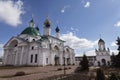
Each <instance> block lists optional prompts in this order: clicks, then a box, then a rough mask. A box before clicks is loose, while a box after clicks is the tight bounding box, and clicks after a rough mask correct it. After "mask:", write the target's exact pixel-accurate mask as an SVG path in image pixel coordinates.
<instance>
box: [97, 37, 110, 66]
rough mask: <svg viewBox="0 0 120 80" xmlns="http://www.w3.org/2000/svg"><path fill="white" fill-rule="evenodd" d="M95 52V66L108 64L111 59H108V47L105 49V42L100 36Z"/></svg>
mask: <svg viewBox="0 0 120 80" xmlns="http://www.w3.org/2000/svg"><path fill="white" fill-rule="evenodd" d="M95 53H96V61H95V65H97V66H109V65H110V62H111V59H110V50H109V48H107V49H106V47H105V42H104V40H102V39H101V38H100V40H99V41H98V50H97V49H95Z"/></svg>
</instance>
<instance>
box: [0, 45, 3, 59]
mask: <svg viewBox="0 0 120 80" xmlns="http://www.w3.org/2000/svg"><path fill="white" fill-rule="evenodd" d="M3 45H4V44H0V57H1V56H3Z"/></svg>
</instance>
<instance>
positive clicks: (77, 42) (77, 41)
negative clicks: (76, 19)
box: [60, 32, 97, 49]
mask: <svg viewBox="0 0 120 80" xmlns="http://www.w3.org/2000/svg"><path fill="white" fill-rule="evenodd" d="M60 38H61V39H62V40H65V41H66V43H65V44H66V45H69V46H70V47H72V48H74V49H89V48H93V47H94V46H95V45H97V40H96V41H90V40H87V39H85V38H79V37H77V36H75V35H73V33H72V32H69V33H67V34H62V35H61V37H60Z"/></svg>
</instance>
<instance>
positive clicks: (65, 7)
mask: <svg viewBox="0 0 120 80" xmlns="http://www.w3.org/2000/svg"><path fill="white" fill-rule="evenodd" d="M69 7H70V5H66V6H64V7H63V8H62V9H61V13H64V12H65V10H66V9H67V8H69Z"/></svg>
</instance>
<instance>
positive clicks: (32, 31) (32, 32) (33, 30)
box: [21, 27, 40, 36]
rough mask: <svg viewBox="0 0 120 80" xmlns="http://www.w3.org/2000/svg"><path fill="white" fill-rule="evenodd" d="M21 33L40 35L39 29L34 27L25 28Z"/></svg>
mask: <svg viewBox="0 0 120 80" xmlns="http://www.w3.org/2000/svg"><path fill="white" fill-rule="evenodd" d="M21 34H28V35H32V36H39V35H40V33H39V31H38V30H37V29H36V28H34V27H27V28H26V29H25V30H23V31H22V32H21Z"/></svg>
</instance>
